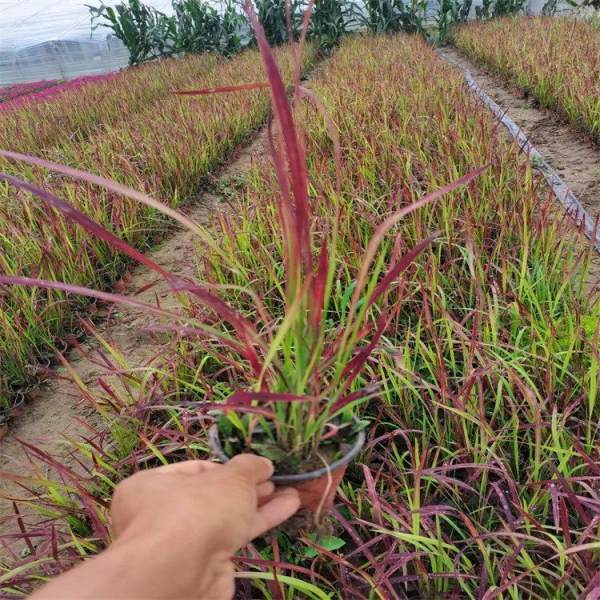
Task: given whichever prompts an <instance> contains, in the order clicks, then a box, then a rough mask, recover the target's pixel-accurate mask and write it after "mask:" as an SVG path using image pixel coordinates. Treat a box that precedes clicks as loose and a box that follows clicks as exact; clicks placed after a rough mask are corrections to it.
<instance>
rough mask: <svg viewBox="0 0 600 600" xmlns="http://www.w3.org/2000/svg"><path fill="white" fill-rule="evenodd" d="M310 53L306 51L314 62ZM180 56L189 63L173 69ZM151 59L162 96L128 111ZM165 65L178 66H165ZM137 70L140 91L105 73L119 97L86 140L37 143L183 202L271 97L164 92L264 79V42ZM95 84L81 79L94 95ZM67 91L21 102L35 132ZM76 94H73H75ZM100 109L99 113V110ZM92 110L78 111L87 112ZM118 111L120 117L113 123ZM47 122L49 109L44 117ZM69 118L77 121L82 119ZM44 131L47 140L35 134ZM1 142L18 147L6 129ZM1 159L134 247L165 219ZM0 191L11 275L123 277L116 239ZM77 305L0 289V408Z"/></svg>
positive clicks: (286, 60) (0, 266)
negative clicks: (99, 236) (38, 105)
mask: <svg viewBox="0 0 600 600" xmlns="http://www.w3.org/2000/svg"><path fill="white" fill-rule="evenodd" d="M291 55H292V51H291V50H289V49H281V50H280V51H278V53H277V56H278V59H279V60H280V63H281V66H282V69H283V71H284V72H285V73H287V76H288V77H290V76H291V71H290V69H291V62H290V61H291ZM310 60H311V58H310V56H309V58H308V59H307V61H308V62H310ZM307 64H308V63H307ZM178 65H180V67H181V70H182V71H183V73H177V69H178ZM153 68H155V69H157V70H158V73H159V77H158V78H157V79H158V80H160V85H159V86H158V87H162V89H163V92H161V93H163V94H164V96H163V97H162V99H160V100H159V101H156V102H153V103H148V106H146V107H145V108H144V107H143V106H142V105H143V104H144V102H148V100H149V97H148V95H146V97H145V101H142V105H140V106H138V108H139V109H140V110H138V111H136V110H134V108H135V102H134V101H132V112H131V113H130V114H129V117H128V118H127V114H126V112H125V108H126V107H128V106H130V104H129V101H130V100H131V96H130V94H132V95H134V96H135V94H136V93H137V94H138V95H139V94H142V96H143V95H144V92H143V91H144V85H143V82H144V81H146V82H148V81H150V80H151V79H152V69H153ZM165 69H167V70H170V71H173V70H174V71H175V72H174V73H169V75H168V76H166V75H165ZM136 73H138V71H137V70H136ZM138 76H139V77H140V78H141V79H142V81H138V84H139V85H138V88H137V91H136V87H135V85H132V86H131V87H129V88H128V90H129V92H128V93H126V94H125V95H124V94H123V91H122V89H121V83H122V82H121V81H120V80H117V79H114V80H111V82H110V83H107V84H104V86H108V87H107V90H108V91H109V92H110V91H113V90H118V93H117V92H115V94H114V95H113V96H112V99H111V101H112V102H114V104H111V105H110V107H109V108H108V109H107V110H106V114H105V115H104V124H103V125H102V128H101V129H102V130H101V131H99V132H97V133H95V134H94V135H91V136H90V137H89V138H88V139H87V140H85V139H81V137H79V136H78V135H77V133H74V135H73V137H72V138H69V139H66V137H65V136H64V131H63V132H62V135H63V138H62V141H61V143H60V144H57V145H55V146H52V147H50V148H47V149H45V150H44V151H43V152H40V153H39V154H42V155H44V156H45V157H46V158H50V159H52V160H57V161H59V162H62V163H64V164H68V165H70V166H72V167H75V168H79V169H87V170H88V171H90V172H93V173H97V174H99V175H102V176H105V177H109V178H111V179H113V180H116V181H118V182H120V183H122V184H126V185H130V186H132V187H135V188H136V189H139V190H143V191H145V192H147V193H150V194H152V195H153V196H154V197H155V198H159V199H162V200H164V201H165V202H166V203H167V204H169V205H170V206H173V207H175V206H179V205H181V204H182V203H184V202H186V201H187V200H189V199H190V198H192V197H193V196H194V195H195V194H197V193H198V191H199V190H200V189H201V187H202V186H203V185H204V184H206V182H207V177H208V175H209V174H210V173H211V172H212V171H213V170H214V169H215V168H216V167H217V166H218V165H220V164H222V163H223V162H224V161H225V160H226V159H227V157H228V156H230V155H231V153H232V152H233V150H234V149H235V148H236V147H237V146H238V145H239V144H240V143H241V142H242V141H243V140H244V139H246V138H247V136H248V135H249V134H250V133H251V132H252V130H254V129H255V128H256V127H258V126H259V125H260V124H261V123H262V122H263V121H264V119H265V118H266V116H267V113H268V107H269V101H268V93H267V92H265V91H263V90H250V91H247V92H246V93H244V94H229V95H226V96H220V97H215V96H208V97H201V98H197V99H191V100H190V99H188V100H186V101H182V99H181V98H180V97H177V96H174V95H173V94H170V93H168V92H170V90H171V86H172V85H174V84H175V82H176V83H178V84H180V85H182V86H183V85H184V84H185V86H184V87H186V88H190V87H192V88H211V87H214V86H215V85H218V84H223V85H239V84H242V83H248V82H254V81H260V80H261V79H262V78H263V74H262V67H261V63H260V58H259V56H258V53H257V52H256V51H247V52H244V53H242V54H240V55H238V56H236V57H235V58H233V59H231V60H224V59H223V60H221V61H220V62H217V61H216V59H214V58H213V57H192V58H189V59H187V58H186V59H182V60H181V61H179V60H173V61H164V62H159V63H156V64H153V65H147V66H144V67H142V68H141V69H140V70H139V75H138V74H136V75H135V76H134V77H138ZM161 78H162V79H161ZM97 85H100V84H97ZM111 86H114V87H111ZM95 87H96V86H89V90H88V88H85V89H86V90H88V91H89V93H91V94H93V93H96V92H95V91H93V89H94V88H95ZM78 91H81V90H78ZM109 95H110V94H109ZM66 96H67V95H66V94H65V97H64V98H61V99H59V100H57V101H56V102H54V103H51V104H48V105H45V106H46V108H44V109H28V110H24V111H22V112H21V111H19V112H18V115H17V116H16V117H15V118H16V119H17V120H18V121H19V122H21V121H23V122H26V123H28V125H29V128H30V131H31V132H32V135H33V132H34V130H35V128H36V127H35V126H36V123H37V121H33V122H32V121H30V119H31V112H30V110H44V111H51V110H54V109H55V110H57V111H58V112H57V115H59V114H60V115H62V114H63V110H64V109H65V105H64V102H66V101H67V97H66ZM69 97H71V96H69ZM75 98H77V96H76V95H73V96H72V99H75ZM87 100H90V98H88V97H87V96H86V100H85V101H84V102H83V103H82V104H80V105H78V106H79V109H80V110H81V111H82V115H84V114H85V110H87V109H84V106H86V102H87ZM136 101H141V100H140V98H137V100H136ZM90 107H91V108H90V109H89V110H90V111H91V112H92V113H94V112H95V111H96V110H97V109H98V107H97V106H95V105H94V104H93V103H92V104H91V105H90ZM120 109H122V110H120ZM88 117H89V115H87V116H86V119H87V118H88ZM44 118H45V117H44ZM94 118H95V117H94V116H93V115H92V116H91V117H89V121H88V124H90V125H91V124H92V123H94ZM99 118H100V122H102V117H99ZM86 119H84V118H83V117H82V121H83V120H86ZM111 119H112V120H114V121H115V122H114V123H113V124H111V123H110V120H111ZM59 121H60V117H58V116H57V123H58V122H59ZM51 122H52V121H51V119H50V120H48V121H41V123H44V124H47V123H51ZM71 126H73V127H76V125H75V124H74V123H71ZM72 131H74V132H75V131H76V130H72ZM15 139H21V138H15ZM54 141H56V139H55V140H54ZM38 142H39V143H41V142H40V140H39V139H38ZM29 144H30V145H27V146H26V150H27V152H29V153H33V154H36V153H38V152H37V151H38V149H39V147H38V146H36V145H35V144H34V142H33V139H32V140H31V141H30V142H29ZM2 145H3V147H4V148H10V149H12V148H15V144H14V143H10V140H9V139H8V138H7V139H4V140H3V142H2ZM22 145H23V143H22V140H21V143H20V144H16V147H17V148H18V149H23V147H22ZM2 170H4V171H5V172H6V173H9V174H13V175H21V176H23V175H25V176H26V177H27V178H28V180H30V181H31V182H34V183H36V184H37V185H41V186H42V187H44V188H46V189H48V190H50V191H52V192H53V193H56V194H57V195H58V196H60V197H61V198H62V199H64V200H66V201H69V202H72V203H73V204H74V205H75V206H77V207H78V208H79V209H80V210H82V211H83V212H84V213H85V214H86V215H88V216H89V217H91V218H92V219H94V220H95V221H97V222H99V223H101V224H103V225H104V226H106V227H108V228H109V229H110V230H111V231H113V232H114V233H116V234H118V235H120V236H122V237H123V238H124V239H126V240H127V241H128V242H129V243H133V244H134V245H137V246H138V247H147V243H148V242H149V241H150V240H152V239H154V240H156V238H157V236H158V235H159V234H160V233H161V232H162V231H164V229H165V227H166V225H167V223H166V222H165V220H164V218H161V217H160V216H159V214H158V213H157V211H156V210H154V209H151V208H148V207H143V206H141V205H139V204H136V203H134V202H131V201H127V200H123V199H122V198H119V197H117V196H116V195H114V194H108V193H106V192H104V191H102V190H100V189H99V188H98V187H96V186H91V185H87V184H81V183H74V182H73V181H71V180H69V179H68V178H64V177H57V176H55V175H49V174H48V173H47V172H46V171H44V170H43V169H38V168H33V169H26V170H23V168H22V166H20V165H17V164H16V163H14V162H9V161H4V160H3V161H2ZM0 199H1V204H0V270H1V271H2V272H3V273H4V274H6V275H11V274H12V275H16V274H20V275H24V276H32V277H40V278H45V279H50V280H65V281H70V282H72V283H77V284H82V285H94V286H99V287H101V288H102V287H106V286H107V285H109V284H110V283H111V282H114V281H115V280H116V279H117V278H118V277H119V275H120V273H121V272H122V270H123V267H124V261H123V258H122V256H120V255H119V253H118V252H116V250H115V248H113V247H111V246H110V245H107V244H105V243H103V242H101V241H97V240H94V239H93V238H90V236H89V235H87V234H85V233H82V231H81V230H80V229H79V228H78V227H76V226H74V225H73V224H71V223H69V222H68V221H66V220H65V219H64V218H62V217H61V216H59V214H58V213H56V212H55V211H53V210H52V209H49V208H48V207H47V206H45V205H44V204H43V203H40V202H39V201H37V200H33V199H32V198H31V196H30V195H28V194H27V193H25V192H23V191H15V189H14V188H12V187H9V185H8V184H5V183H0ZM78 306H81V302H78V301H76V300H75V299H74V298H70V299H67V298H66V297H65V296H64V294H62V293H61V292H55V291H52V292H39V291H35V290H33V291H32V290H25V289H18V288H13V289H10V290H2V291H1V292H0V407H2V406H4V407H6V406H10V403H11V402H12V401H13V398H14V393H15V392H17V391H20V390H22V389H23V387H24V386H26V385H28V384H29V383H31V381H32V369H35V365H36V363H37V362H38V361H39V359H40V357H44V356H48V353H49V350H50V348H51V347H52V344H53V342H54V340H55V338H56V336H58V335H61V334H62V333H65V332H69V331H73V327H74V326H75V318H76V313H77V307H78Z"/></svg>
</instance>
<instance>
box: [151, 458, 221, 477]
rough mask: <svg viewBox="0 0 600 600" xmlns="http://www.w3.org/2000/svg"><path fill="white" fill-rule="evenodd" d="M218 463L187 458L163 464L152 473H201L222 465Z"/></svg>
mask: <svg viewBox="0 0 600 600" xmlns="http://www.w3.org/2000/svg"><path fill="white" fill-rule="evenodd" d="M220 466H221V465H219V464H218V463H214V462H212V461H210V460H185V461H183V462H178V463H172V464H170V465H163V466H162V467H157V468H155V469H152V473H157V474H161V475H174V474H178V475H200V474H201V473H206V472H207V471H211V470H212V469H215V468H217V467H220Z"/></svg>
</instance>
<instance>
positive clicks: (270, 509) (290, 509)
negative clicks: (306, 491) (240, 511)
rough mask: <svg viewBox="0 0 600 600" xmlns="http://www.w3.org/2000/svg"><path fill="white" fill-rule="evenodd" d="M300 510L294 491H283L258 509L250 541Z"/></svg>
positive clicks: (251, 529)
mask: <svg viewBox="0 0 600 600" xmlns="http://www.w3.org/2000/svg"><path fill="white" fill-rule="evenodd" d="M299 508H300V498H299V497H298V492H297V491H296V490H294V489H291V488H289V489H283V490H281V491H278V492H276V493H275V495H274V496H273V497H272V498H271V499H270V500H269V501H268V502H265V503H264V504H263V505H262V506H260V507H259V509H258V511H257V513H256V516H255V518H254V522H253V523H252V527H251V528H250V539H249V540H248V541H250V540H252V539H254V538H255V537H258V536H259V535H262V534H263V533H266V532H267V531H269V529H273V527H277V525H279V524H281V523H283V522H284V521H285V520H286V519H289V518H290V517H291V516H292V515H293V514H294V513H295V512H296V511H297V510H298V509H299Z"/></svg>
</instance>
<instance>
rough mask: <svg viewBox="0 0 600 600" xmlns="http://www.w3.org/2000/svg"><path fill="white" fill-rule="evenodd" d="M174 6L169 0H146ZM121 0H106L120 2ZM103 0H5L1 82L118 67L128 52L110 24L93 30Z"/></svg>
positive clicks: (0, 23)
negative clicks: (93, 12)
mask: <svg viewBox="0 0 600 600" xmlns="http://www.w3.org/2000/svg"><path fill="white" fill-rule="evenodd" d="M144 1H145V3H146V4H148V5H150V6H154V7H156V8H158V9H159V10H162V11H163V12H166V13H170V12H171V2H170V0H144ZM117 3H118V0H105V1H104V4H106V5H115V4H117ZM86 4H90V5H94V6H97V5H99V4H100V2H99V0H0V87H1V86H3V85H9V84H11V83H26V82H29V81H41V80H47V79H72V78H73V77H79V76H80V75H93V74H99V73H106V72H109V71H115V70H117V69H120V68H121V67H123V66H125V65H127V62H128V59H129V53H128V51H127V49H126V48H125V47H124V46H123V44H122V43H121V42H120V40H118V39H116V38H115V37H114V36H111V35H110V30H108V29H106V28H104V27H98V28H97V29H95V30H94V31H93V32H92V31H91V24H90V13H89V9H88V8H87V7H86V6H85V5H86Z"/></svg>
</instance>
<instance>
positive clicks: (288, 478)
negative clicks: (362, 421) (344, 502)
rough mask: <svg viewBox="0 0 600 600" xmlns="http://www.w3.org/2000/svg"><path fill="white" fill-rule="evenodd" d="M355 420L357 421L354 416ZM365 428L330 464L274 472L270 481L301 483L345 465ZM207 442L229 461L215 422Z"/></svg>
mask: <svg viewBox="0 0 600 600" xmlns="http://www.w3.org/2000/svg"><path fill="white" fill-rule="evenodd" d="M354 420H355V421H358V419H356V417H355V418H354ZM366 437H367V436H366V434H365V430H364V429H361V430H360V431H358V432H357V434H356V439H355V441H354V444H353V445H352V447H351V448H350V449H349V450H348V452H346V454H344V455H343V456H342V457H341V458H338V459H337V460H334V461H333V462H332V463H331V464H330V465H327V466H326V467H320V468H319V469H314V470H313V471H308V472H306V473H294V474H290V475H277V474H274V475H272V476H271V481H272V482H273V483H274V484H276V485H290V484H294V483H301V482H304V481H312V480H313V479H319V477H323V476H324V475H327V474H328V473H331V472H332V471H335V470H336V469H339V468H340V467H344V466H346V465H347V464H348V463H349V462H350V461H351V460H352V459H353V458H354V457H355V456H356V455H357V454H358V453H359V452H360V451H361V450H362V447H363V446H364V445H365V440H366ZM208 444H209V446H210V449H211V450H212V451H213V453H214V454H215V456H216V457H217V458H218V459H219V460H220V461H221V462H222V463H226V462H229V460H230V457H229V456H227V455H226V454H225V452H224V450H223V446H222V445H221V440H220V438H219V429H218V427H217V424H216V423H215V424H214V425H211V427H210V429H209V430H208Z"/></svg>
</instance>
